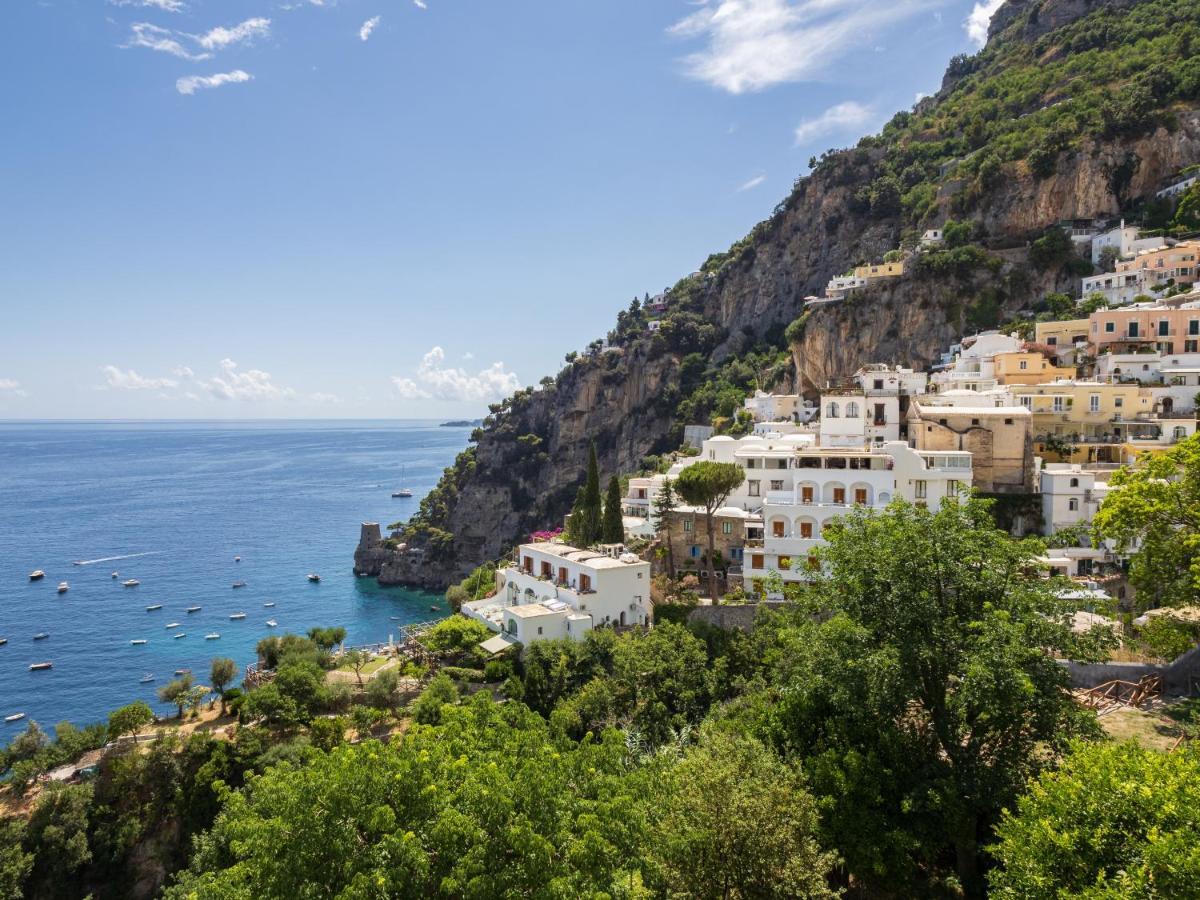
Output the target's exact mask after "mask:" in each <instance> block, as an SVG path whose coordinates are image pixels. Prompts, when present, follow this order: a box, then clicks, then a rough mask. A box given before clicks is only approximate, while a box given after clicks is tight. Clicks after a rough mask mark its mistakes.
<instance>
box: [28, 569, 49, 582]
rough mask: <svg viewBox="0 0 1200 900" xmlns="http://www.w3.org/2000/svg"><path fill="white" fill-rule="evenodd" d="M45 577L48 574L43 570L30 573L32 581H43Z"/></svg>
mask: <svg viewBox="0 0 1200 900" xmlns="http://www.w3.org/2000/svg"><path fill="white" fill-rule="evenodd" d="M45 577H46V573H45V572H43V571H42V570H41V569H34V570H33V571H32V572H30V573H29V580H30V581H41V580H42V579H43V578H45Z"/></svg>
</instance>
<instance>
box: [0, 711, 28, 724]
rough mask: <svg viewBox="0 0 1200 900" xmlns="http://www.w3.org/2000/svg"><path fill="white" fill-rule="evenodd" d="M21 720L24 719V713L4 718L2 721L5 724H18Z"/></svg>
mask: <svg viewBox="0 0 1200 900" xmlns="http://www.w3.org/2000/svg"><path fill="white" fill-rule="evenodd" d="M23 718H25V713H13V714H12V715H11V716H5V717H4V721H5V722H20V721H21V720H22V719H23Z"/></svg>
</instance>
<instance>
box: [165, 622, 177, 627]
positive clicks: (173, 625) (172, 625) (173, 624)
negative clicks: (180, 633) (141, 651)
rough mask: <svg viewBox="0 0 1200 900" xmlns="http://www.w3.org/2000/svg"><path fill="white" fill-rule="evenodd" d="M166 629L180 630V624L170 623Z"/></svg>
mask: <svg viewBox="0 0 1200 900" xmlns="http://www.w3.org/2000/svg"><path fill="white" fill-rule="evenodd" d="M165 627H167V628H178V627H179V623H178V622H170V623H168V624H167V625H166V626H165Z"/></svg>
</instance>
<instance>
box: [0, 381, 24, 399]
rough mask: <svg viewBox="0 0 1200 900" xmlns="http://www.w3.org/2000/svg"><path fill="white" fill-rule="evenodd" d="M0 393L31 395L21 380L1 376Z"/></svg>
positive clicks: (18, 395)
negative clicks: (22, 385)
mask: <svg viewBox="0 0 1200 900" xmlns="http://www.w3.org/2000/svg"><path fill="white" fill-rule="evenodd" d="M0 394H13V395H15V396H17V397H28V396H29V395H28V394H27V393H25V391H24V389H23V388H22V387H21V382H19V381H17V380H16V379H15V378H0Z"/></svg>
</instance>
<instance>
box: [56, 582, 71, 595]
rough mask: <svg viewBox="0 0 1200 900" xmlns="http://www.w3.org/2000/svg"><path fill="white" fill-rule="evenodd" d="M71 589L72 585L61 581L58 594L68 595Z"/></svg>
mask: <svg viewBox="0 0 1200 900" xmlns="http://www.w3.org/2000/svg"><path fill="white" fill-rule="evenodd" d="M70 589H71V585H69V584H67V582H65V581H60V582H59V583H58V592H59V593H60V594H65V593H66V592H67V591H69V590H70Z"/></svg>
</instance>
